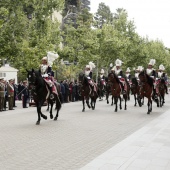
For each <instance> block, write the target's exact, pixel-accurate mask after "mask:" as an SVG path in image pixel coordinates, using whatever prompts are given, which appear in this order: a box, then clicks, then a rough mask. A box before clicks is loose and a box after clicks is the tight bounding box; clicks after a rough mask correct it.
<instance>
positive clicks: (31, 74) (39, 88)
mask: <svg viewBox="0 0 170 170" xmlns="http://www.w3.org/2000/svg"><path fill="white" fill-rule="evenodd" d="M27 77H28V82H29V89H30V90H31V94H32V96H33V99H34V102H35V104H36V107H37V113H38V120H37V122H36V124H37V125H39V124H40V121H41V117H42V118H44V119H47V116H46V115H44V114H43V113H42V112H41V107H42V106H43V104H44V102H45V101H46V100H47V101H48V103H49V104H50V106H51V108H50V118H51V119H52V118H53V114H52V109H53V104H54V101H56V110H57V113H56V116H55V118H54V120H57V118H58V113H59V110H60V109H61V102H60V99H59V96H58V95H56V94H54V99H50V97H49V96H50V95H49V90H48V85H47V84H46V82H45V80H44V79H43V77H42V76H41V72H40V70H34V69H32V70H31V71H28V70H27Z"/></svg>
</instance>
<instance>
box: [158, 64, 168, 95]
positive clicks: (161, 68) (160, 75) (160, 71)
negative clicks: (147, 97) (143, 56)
mask: <svg viewBox="0 0 170 170" xmlns="http://www.w3.org/2000/svg"><path fill="white" fill-rule="evenodd" d="M164 70H165V67H164V66H163V65H162V64H161V65H159V69H158V72H157V75H156V77H157V78H158V79H159V80H160V79H164V80H165V84H164V85H165V89H166V94H168V87H167V85H166V82H167V77H166V74H165V72H164Z"/></svg>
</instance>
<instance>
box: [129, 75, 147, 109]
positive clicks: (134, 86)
mask: <svg viewBox="0 0 170 170" xmlns="http://www.w3.org/2000/svg"><path fill="white" fill-rule="evenodd" d="M130 90H131V93H132V95H133V96H134V99H135V105H134V106H136V104H137V101H138V104H139V106H140V107H141V106H142V105H143V104H144V98H143V100H142V102H141V99H140V85H139V82H138V80H137V79H136V78H135V77H134V78H132V83H131V86H130ZM140 102H141V103H140Z"/></svg>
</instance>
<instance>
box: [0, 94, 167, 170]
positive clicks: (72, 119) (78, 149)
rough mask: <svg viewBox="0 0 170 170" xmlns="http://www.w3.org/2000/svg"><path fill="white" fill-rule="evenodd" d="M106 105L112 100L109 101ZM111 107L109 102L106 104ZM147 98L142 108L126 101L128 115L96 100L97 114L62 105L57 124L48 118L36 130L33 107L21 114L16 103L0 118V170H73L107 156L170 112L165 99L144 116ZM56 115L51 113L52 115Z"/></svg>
mask: <svg viewBox="0 0 170 170" xmlns="http://www.w3.org/2000/svg"><path fill="white" fill-rule="evenodd" d="M110 101H111V100H110ZM110 103H111V102H110ZM146 103H147V99H146V98H145V104H144V106H143V107H139V106H136V107H134V99H133V96H132V95H131V100H130V101H128V102H127V110H124V102H122V108H123V109H122V110H118V112H114V106H110V104H107V103H106V100H103V101H97V104H96V109H95V110H90V109H88V108H87V106H86V110H85V112H82V103H81V101H79V102H71V103H67V104H63V105H62V108H61V110H60V112H59V117H58V120H57V121H54V120H51V119H50V116H49V113H48V112H46V106H44V107H42V111H43V113H44V114H45V115H47V116H48V119H47V120H44V119H41V123H40V125H35V123H36V121H37V113H36V108H35V107H29V108H27V109H23V108H22V107H21V103H20V102H19V101H17V108H16V109H15V110H14V111H6V112H1V114H0V121H1V123H0V135H1V139H0V169H2V170H47V169H48V170H78V169H80V168H81V167H83V166H85V165H86V164H87V163H89V162H90V161H92V160H93V159H95V158H96V157H97V156H98V155H100V154H102V153H103V152H105V151H107V150H108V149H109V148H111V147H113V146H114V145H115V144H117V143H119V142H120V141H122V140H123V139H125V138H126V137H128V136H129V135H130V134H132V133H134V132H135V131H137V130H138V129H140V128H142V127H143V126H144V125H146V124H148V123H149V122H151V121H152V120H154V119H155V118H158V117H159V116H160V115H161V114H163V113H164V112H165V111H167V110H168V109H169V108H170V96H169V95H166V99H165V105H164V106H163V107H162V108H157V107H156V103H154V102H153V109H152V110H153V111H152V112H151V114H150V115H148V114H147V104H146ZM54 114H55V110H53V115H54Z"/></svg>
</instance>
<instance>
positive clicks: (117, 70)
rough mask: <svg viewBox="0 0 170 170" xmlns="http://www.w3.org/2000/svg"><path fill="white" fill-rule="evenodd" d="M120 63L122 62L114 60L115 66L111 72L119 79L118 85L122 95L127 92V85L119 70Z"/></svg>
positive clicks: (120, 69)
mask: <svg viewBox="0 0 170 170" xmlns="http://www.w3.org/2000/svg"><path fill="white" fill-rule="evenodd" d="M122 63H123V62H122V61H121V60H119V59H116V61H115V66H114V67H113V68H112V70H111V71H113V72H114V73H115V74H116V75H117V77H118V78H119V81H120V85H121V87H122V93H123V94H124V93H126V91H127V84H126V82H125V76H124V75H123V71H122V68H121V66H122Z"/></svg>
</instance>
